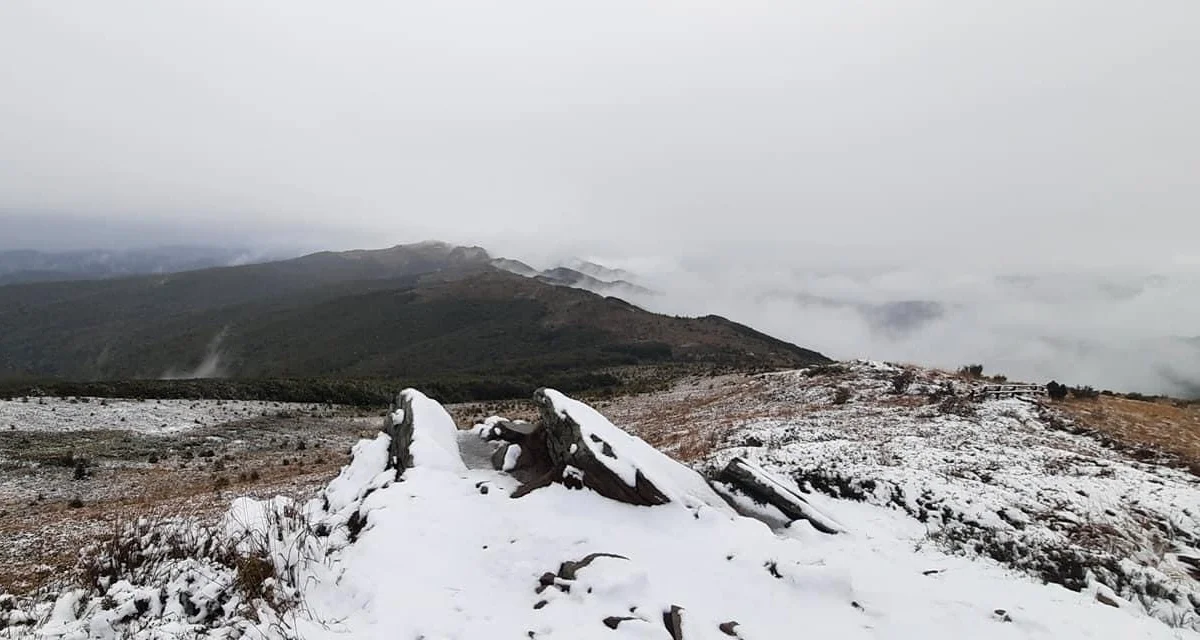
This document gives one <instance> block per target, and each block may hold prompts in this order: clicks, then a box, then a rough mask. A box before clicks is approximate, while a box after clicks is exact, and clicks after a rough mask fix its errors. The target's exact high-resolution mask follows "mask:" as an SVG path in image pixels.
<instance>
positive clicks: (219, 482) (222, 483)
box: [213, 476, 229, 491]
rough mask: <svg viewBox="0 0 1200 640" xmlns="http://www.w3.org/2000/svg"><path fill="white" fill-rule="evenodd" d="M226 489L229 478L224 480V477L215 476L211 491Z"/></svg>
mask: <svg viewBox="0 0 1200 640" xmlns="http://www.w3.org/2000/svg"><path fill="white" fill-rule="evenodd" d="M228 488H229V478H226V477H225V476H217V479H216V480H214V481H213V491H221V490H222V489H228Z"/></svg>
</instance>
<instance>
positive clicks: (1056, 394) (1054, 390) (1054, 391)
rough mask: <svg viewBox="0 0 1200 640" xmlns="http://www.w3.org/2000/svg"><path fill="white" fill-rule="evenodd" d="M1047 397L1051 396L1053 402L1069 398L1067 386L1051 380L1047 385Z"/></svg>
mask: <svg viewBox="0 0 1200 640" xmlns="http://www.w3.org/2000/svg"><path fill="white" fill-rule="evenodd" d="M1046 395H1048V396H1050V399H1051V400H1062V399H1063V398H1066V397H1067V385H1065V384H1059V383H1058V381H1056V380H1051V381H1050V382H1048V383H1046Z"/></svg>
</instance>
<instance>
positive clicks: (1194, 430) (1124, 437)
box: [1055, 396, 1200, 475]
mask: <svg viewBox="0 0 1200 640" xmlns="http://www.w3.org/2000/svg"><path fill="white" fill-rule="evenodd" d="M1055 406H1057V407H1059V408H1061V409H1062V410H1063V411H1064V412H1065V413H1066V414H1067V415H1068V416H1070V417H1071V418H1073V419H1074V420H1075V421H1076V422H1078V423H1079V424H1080V425H1082V426H1084V427H1087V428H1089V429H1092V430H1094V431H1097V432H1099V433H1101V434H1104V435H1105V436H1108V437H1109V438H1112V439H1113V440H1116V441H1118V442H1120V443H1121V444H1123V445H1126V446H1129V447H1133V448H1149V449H1153V450H1156V451H1161V452H1164V453H1167V454H1170V455H1172V456H1176V457H1178V458H1179V459H1180V460H1181V461H1182V462H1184V463H1185V464H1187V465H1189V467H1190V468H1191V469H1192V472H1193V473H1196V474H1197V475H1200V407H1198V406H1196V405H1191V406H1187V407H1178V406H1175V405H1172V404H1168V403H1167V402H1165V401H1163V402H1146V401H1141V400H1130V399H1127V398H1118V397H1113V396H1101V397H1100V398H1097V399H1094V400H1078V399H1070V400H1065V401H1063V402H1061V403H1056V404H1055Z"/></svg>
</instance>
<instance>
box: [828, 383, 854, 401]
mask: <svg viewBox="0 0 1200 640" xmlns="http://www.w3.org/2000/svg"><path fill="white" fill-rule="evenodd" d="M852 396H853V394H852V393H851V392H850V389H849V388H848V387H838V390H837V391H836V392H834V394H833V403H834V404H846V403H847V402H850V398H851V397H852Z"/></svg>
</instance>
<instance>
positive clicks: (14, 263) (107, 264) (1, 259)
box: [0, 246, 268, 285]
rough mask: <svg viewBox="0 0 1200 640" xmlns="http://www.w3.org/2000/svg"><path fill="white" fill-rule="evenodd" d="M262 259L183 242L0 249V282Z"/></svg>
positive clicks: (181, 268)
mask: <svg viewBox="0 0 1200 640" xmlns="http://www.w3.org/2000/svg"><path fill="white" fill-rule="evenodd" d="M266 259H268V258H267V257H266V256H263V255H261V254H258V253H255V252H252V251H249V250H246V249H236V248H233V249H231V248H219V247H187V246H166V247H155V248H145V249H129V250H121V251H105V250H89V251H66V252H45V251H30V250H14V251H0V285H5V284H19V283H23V282H51V281H63V280H98V279H103V278H119V277H124V276H134V275H145V274H154V273H176V272H180V271H193V270H196V269H207V268H211V267H224V266H235V265H239V264H248V263H251V262H258V261H263V260H266Z"/></svg>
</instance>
